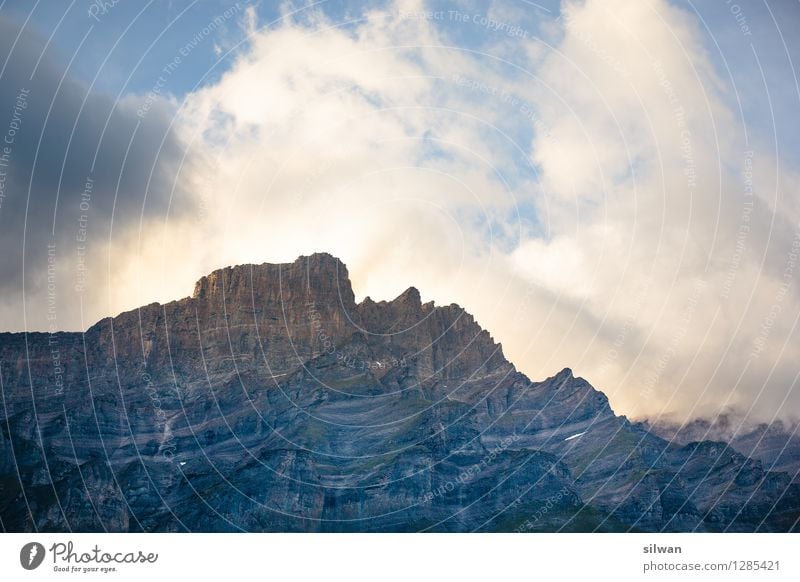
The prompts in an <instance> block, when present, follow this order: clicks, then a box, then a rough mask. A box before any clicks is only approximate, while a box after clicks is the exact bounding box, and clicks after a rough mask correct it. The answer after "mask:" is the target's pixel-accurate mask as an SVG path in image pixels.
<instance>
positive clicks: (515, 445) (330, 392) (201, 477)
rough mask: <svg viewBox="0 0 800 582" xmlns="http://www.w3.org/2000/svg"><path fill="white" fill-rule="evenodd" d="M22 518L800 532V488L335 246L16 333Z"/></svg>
mask: <svg viewBox="0 0 800 582" xmlns="http://www.w3.org/2000/svg"><path fill="white" fill-rule="evenodd" d="M0 381H2V385H1V386H2V393H3V408H2V419H0V420H2V422H0V450H2V456H0V518H2V524H3V527H4V529H5V530H7V531H58V532H60V531H104V530H107V531H187V530H188V531H241V530H244V531H790V530H793V529H796V528H797V527H798V518H799V517H800V486H798V485H797V484H792V483H791V478H790V477H789V476H788V475H787V474H785V473H776V472H770V471H765V470H764V468H763V466H762V464H761V462H760V461H755V460H752V459H749V458H747V457H745V456H743V455H741V454H739V453H737V452H736V451H734V450H733V449H731V448H730V447H728V446H727V445H726V444H725V443H722V442H710V441H702V442H692V443H688V444H684V445H677V444H671V443H670V442H669V441H667V440H665V439H663V438H661V437H659V436H656V435H655V434H653V433H651V432H649V431H648V430H647V427H645V426H643V425H638V424H631V423H630V422H628V421H627V419H625V418H624V417H620V416H617V415H616V414H615V413H614V412H613V410H612V409H611V407H610V406H609V403H608V399H607V398H606V396H605V395H604V394H603V393H602V392H599V391H597V390H595V389H594V388H593V387H592V386H591V385H590V384H589V383H588V382H587V381H586V380H584V379H582V378H576V377H575V376H574V375H573V373H572V371H571V370H569V369H565V370H562V371H561V372H559V373H558V374H556V375H554V376H553V377H551V378H548V379H546V380H544V381H542V382H532V381H531V380H529V379H528V378H527V377H526V376H525V375H523V374H521V373H520V372H518V371H517V370H516V368H515V367H514V366H513V365H512V364H511V363H510V362H508V361H507V360H506V359H505V357H504V355H503V351H502V348H501V346H500V345H499V344H498V343H496V342H495V341H494V339H493V338H492V337H491V335H490V334H489V333H488V332H487V331H485V330H484V329H482V328H481V327H480V325H479V324H478V323H477V322H476V321H475V319H474V318H473V317H472V316H471V315H470V314H469V313H467V312H466V311H465V310H464V309H462V308H461V307H459V306H457V305H449V306H436V305H434V304H433V303H432V302H430V303H422V301H421V299H420V294H419V291H417V289H415V288H413V287H412V288H410V289H408V290H407V291H405V292H404V293H402V294H401V295H400V296H399V297H397V298H396V299H394V300H392V301H379V302H376V301H373V300H371V299H369V298H367V299H365V300H364V301H362V302H361V303H356V301H355V295H354V293H353V290H352V287H351V284H350V280H349V276H348V272H347V267H346V266H345V265H344V264H343V263H342V262H341V261H339V260H338V259H336V258H335V257H333V256H331V255H328V254H314V255H311V256H308V257H300V258H299V259H297V260H296V261H294V262H293V263H290V264H262V265H239V266H236V267H227V268H225V269H220V270H217V271H214V272H213V273H211V274H209V275H207V276H205V277H203V278H201V279H200V280H199V281H198V282H197V284H196V286H195V289H194V293H193V294H192V296H191V297H187V298H185V299H181V300H179V301H174V302H171V303H167V304H165V305H159V304H152V305H147V306H145V307H141V308H139V309H136V310H134V311H131V312H127V313H123V314H121V315H118V316H117V317H114V318H108V319H104V320H102V321H100V322H98V323H97V324H95V325H94V326H92V327H91V328H90V329H89V330H87V331H86V332H85V333H58V334H44V333H27V334H0Z"/></svg>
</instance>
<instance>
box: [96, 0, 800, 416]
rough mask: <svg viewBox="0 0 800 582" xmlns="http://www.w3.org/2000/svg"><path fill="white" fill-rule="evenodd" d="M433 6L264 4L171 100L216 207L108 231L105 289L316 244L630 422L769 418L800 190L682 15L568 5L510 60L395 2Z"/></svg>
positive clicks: (127, 299) (364, 283)
mask: <svg viewBox="0 0 800 582" xmlns="http://www.w3.org/2000/svg"><path fill="white" fill-rule="evenodd" d="M423 9H424V5H423V4H422V3H421V2H403V3H397V4H395V5H394V6H393V7H392V8H391V9H390V10H387V11H379V10H372V11H369V12H367V13H366V14H365V18H364V20H363V21H361V22H360V23H358V24H354V25H349V26H347V27H337V26H336V25H335V23H333V22H330V21H328V20H327V19H326V18H325V16H324V15H322V14H321V13H314V14H312V15H309V14H308V13H307V12H306V13H303V14H302V15H295V16H292V17H287V19H285V20H284V21H283V22H282V23H281V24H280V25H279V26H277V27H272V28H270V29H268V30H258V29H257V24H256V22H255V17H254V15H250V16H249V17H248V18H249V20H248V21H247V24H246V26H247V27H248V30H249V31H250V34H251V37H250V43H251V44H250V48H249V49H248V50H247V51H246V52H245V53H243V54H242V55H240V56H239V57H238V59H237V60H236V62H235V63H234V65H233V66H232V68H231V69H230V70H229V71H228V72H227V73H226V74H225V75H223V76H222V78H221V79H220V80H219V81H218V82H217V83H215V84H213V85H210V86H207V87H205V88H203V89H201V90H199V91H198V92H196V93H194V94H192V95H189V96H188V97H187V99H186V101H185V103H184V105H183V106H182V108H181V109H180V111H179V112H178V113H177V115H178V118H177V123H178V124H179V127H180V129H181V132H182V134H183V135H184V136H185V139H186V142H187V144H188V148H189V156H188V159H190V160H191V161H192V167H191V169H190V168H187V170H186V171H185V172H182V173H181V174H180V175H178V176H177V177H176V180H177V182H178V183H179V184H181V185H182V186H183V187H184V188H189V189H191V190H193V191H195V192H198V197H199V198H201V199H202V202H201V205H202V206H203V208H204V211H203V213H202V215H203V219H202V220H196V219H193V220H191V221H177V222H176V221H174V220H170V221H168V222H167V224H166V225H165V226H164V227H163V230H162V229H161V228H160V227H159V228H155V229H154V227H153V226H152V225H149V224H148V225H146V226H145V231H144V234H143V235H142V236H141V240H139V239H140V237H139V233H133V234H130V233H129V237H132V238H124V237H123V238H118V239H117V240H116V243H115V245H114V246H113V248H112V250H111V253H110V254H109V256H110V257H113V259H114V260H113V262H112V264H111V266H112V269H111V270H112V275H111V277H112V280H111V285H110V287H108V288H103V287H102V286H101V287H99V288H98V291H97V292H98V293H105V294H106V295H108V294H109V291H110V296H111V298H112V309H114V310H117V311H118V310H120V309H122V308H131V307H134V306H136V305H138V304H141V303H147V302H149V301H152V300H153V299H154V298H157V299H160V300H165V299H169V298H174V297H178V296H183V295H186V294H187V293H188V292H189V290H190V289H191V285H192V283H193V280H194V279H195V278H197V277H198V276H200V275H202V274H203V273H205V272H206V271H208V270H210V269H212V268H216V267H219V266H222V265H226V264H237V263H243V262H264V261H288V260H293V259H294V258H295V257H296V256H298V255H300V254H305V253H309V252H313V251H319V250H325V251H328V252H331V253H334V254H336V255H338V256H340V257H341V258H342V259H343V260H344V261H345V262H347V263H348V266H349V267H350V271H351V274H352V277H353V279H354V284H355V291H356V294H357V296H359V297H363V296H366V295H370V296H372V297H374V298H390V297H392V296H393V295H395V294H397V293H399V292H400V291H402V290H403V289H404V288H406V287H408V286H409V285H412V284H413V285H416V286H417V287H419V288H420V289H421V290H422V293H423V296H424V298H425V299H436V300H437V301H438V302H440V303H450V302H453V301H455V302H459V303H461V304H462V305H464V306H466V307H467V308H468V309H469V310H470V311H471V312H473V313H474V314H475V315H476V316H477V319H478V321H480V322H481V323H482V324H483V325H484V327H486V328H488V329H489V330H490V331H491V332H492V333H493V335H494V336H495V338H498V339H500V340H502V341H503V343H504V347H505V350H506V354H507V355H508V356H509V357H510V359H511V360H512V361H514V362H515V363H516V364H517V365H518V367H519V368H521V369H522V370H523V371H525V372H528V373H529V374H530V375H531V376H532V377H533V378H541V377H543V376H545V375H548V374H551V373H553V372H554V371H556V370H557V369H559V368H560V367H563V366H570V367H572V368H574V369H575V370H576V371H577V372H578V373H580V374H582V375H584V376H585V377H587V378H588V379H589V380H590V381H592V382H593V383H594V384H595V385H596V386H598V388H601V389H603V390H605V391H606V392H607V393H608V394H609V395H610V396H611V399H612V404H614V405H615V407H616V408H617V409H618V410H619V411H621V412H623V413H629V414H633V415H637V414H645V413H647V414H658V413H660V412H666V411H670V412H673V411H674V412H677V413H678V414H682V415H692V414H695V413H699V412H702V413H707V412H709V411H711V410H714V409H717V408H723V407H724V406H730V405H736V406H743V407H744V408H745V409H747V408H748V407H749V406H750V405H751V404H753V403H755V408H754V411H755V414H756V416H758V417H760V418H764V417H769V416H771V415H772V414H774V412H775V409H776V407H777V405H778V404H779V403H780V402H781V401H782V400H783V398H784V396H786V394H787V390H789V389H790V387H791V382H792V381H793V374H794V372H793V370H794V368H795V367H796V361H797V359H798V356H800V353H798V346H800V342H798V341H797V339H798V337H797V336H798V334H797V332H796V330H795V328H794V325H793V323H794V318H795V317H796V315H797V308H798V301H797V293H796V287H795V286H792V288H790V289H789V290H788V291H787V292H786V293H785V294H784V295H783V296H782V298H780V299H777V298H779V297H781V295H780V294H779V293H780V289H781V287H780V285H781V278H782V277H783V275H784V271H785V270H786V268H787V260H788V259H787V253H788V252H789V250H790V248H791V241H792V237H793V236H794V234H795V231H796V225H797V224H798V223H797V218H798V206H797V202H796V199H795V198H792V197H789V196H787V195H786V193H785V190H784V188H785V187H786V186H784V185H783V184H786V185H788V184H793V185H795V186H796V185H797V183H798V180H797V177H796V174H794V175H792V177H788V175H787V177H786V178H784V175H785V172H784V170H783V169H782V168H781V167H780V166H779V165H776V160H775V159H774V157H772V155H771V154H770V153H769V151H768V150H763V149H760V148H758V147H756V146H753V145H751V146H745V145H744V144H743V140H742V135H741V128H737V126H736V119H737V118H736V116H734V115H733V114H732V112H731V111H730V109H729V107H728V105H727V104H726V99H725V98H724V95H723V91H724V89H725V85H724V83H723V82H722V81H721V80H720V78H719V77H718V75H717V73H716V72H715V70H714V68H713V66H712V65H711V62H710V60H709V58H708V57H707V55H706V54H705V49H704V48H703V43H702V35H701V33H700V31H699V29H698V27H697V25H696V23H695V22H694V20H693V19H692V18H691V17H690V15H688V14H686V13H684V12H682V11H681V10H678V9H676V8H674V7H671V6H669V5H668V4H666V3H665V2H662V1H660V0H650V1H646V2H628V1H615V2H607V1H603V2H600V1H598V0H587V2H585V3H581V4H570V5H569V6H568V7H566V8H565V13H566V14H567V15H568V16H567V17H566V19H565V20H562V21H560V22H558V23H554V24H553V26H552V27H550V29H551V30H553V31H554V35H553V38H552V39H549V42H550V45H551V46H550V48H549V49H545V50H543V48H542V47H543V46H544V45H543V44H542V43H541V42H540V41H538V40H536V39H532V38H530V39H520V38H510V37H503V36H502V35H498V36H497V37H493V38H492V39H491V42H489V43H488V45H489V46H494V47H505V49H507V50H499V49H498V54H502V55H504V56H506V57H507V56H508V55H514V58H516V59H517V60H516V61H513V62H505V63H504V62H503V60H498V59H496V58H493V53H492V54H482V53H480V52H477V51H473V50H454V49H453V48H451V47H450V44H451V43H450V41H449V39H448V38H446V37H444V36H443V35H442V32H441V31H440V30H439V27H438V25H437V21H436V20H435V19H424V18H398V16H397V15H398V14H400V13H403V14H407V13H409V12H413V11H415V10H423ZM502 14H504V16H505V17H510V16H509V14H507V13H502ZM293 18H294V20H293ZM300 18H302V20H299V19H300ZM565 23H566V24H565ZM486 34H492V33H491V31H486ZM515 43H516V44H517V45H519V46H520V47H521V48H522V49H523V50H519V51H515V50H512V48H513V47H512V45H514V44H515ZM439 45H442V46H439ZM508 58H511V57H508ZM459 80H460V81H459ZM532 113H533V114H535V115H532ZM751 149H752V150H754V152H755V153H754V155H753V157H752V162H753V168H752V173H753V175H754V176H755V177H754V181H755V182H756V183H757V187H756V188H754V196H753V202H754V210H753V211H752V212H751V213H750V214H749V215H748V217H747V219H746V220H747V224H748V227H749V230H748V232H747V235H746V237H745V241H744V244H743V246H742V245H741V228H740V226H741V224H743V221H744V220H745V219H743V216H744V214H745V212H744V211H743V209H744V208H745V206H744V203H745V202H746V201H747V200H748V198H747V197H746V195H745V193H744V192H745V186H744V181H743V172H744V171H745V167H746V164H747V163H748V162H747V161H746V158H747V154H746V151H748V150H751ZM527 163H533V164H534V165H535V166H534V168H533V170H531V169H530V168H528V167H526V164H527ZM197 164H200V165H201V166H204V167H205V170H204V171H203V170H196V167H197ZM537 180H538V182H537ZM788 180H791V182H789V181H788ZM534 208H535V210H536V216H533V215H532V214H533V213H532V209H534ZM774 209H779V212H777V213H775V212H774V211H773V210H774ZM793 225H794V226H793ZM131 240H133V241H137V242H134V243H131ZM737 244H740V246H742V248H741V249H740V251H741V252H738V251H737ZM164 248H169V249H170V253H169V255H168V256H165V255H164V252H163V249H164ZM737 252H738V255H737ZM737 256H738V258H736V257H737ZM176 262H177V264H178V268H176V267H175V265H176ZM733 265H735V268H732V266H733ZM798 269H800V267H795V268H794V271H793V273H792V277H794V276H797V270H798ZM731 273H733V274H731ZM726 280H727V281H728V284H727V286H726ZM154 289H155V290H157V292H154ZM723 289H727V290H728V291H726V293H725V296H723V294H722V290H723ZM156 296H157V297H156ZM776 302H777V303H779V304H780V317H778V318H774V321H771V323H770V325H769V329H768V332H767V333H766V338H765V339H764V337H763V336H764V333H765V332H764V331H763V330H764V322H765V321H766V320H767V319H766V318H769V312H770V306H772V305H774V304H776ZM100 305H101V307H98V310H97V312H96V313H95V314H94V315H95V316H100V315H103V314H105V312H106V307H107V304H105V303H102V304H100ZM759 337H762V339H764V345H765V348H764V350H763V352H762V353H760V354H759V355H758V357H753V356H752V348H753V345H754V342H755V341H757V340H758V338H759ZM742 374H743V375H742ZM740 375H741V378H740ZM762 386H763V388H764V390H763V395H761V396H760V397H758V398H757V397H756V396H755V395H757V394H758V393H759V390H760V389H761V388H762ZM798 405H800V397H798V396H797V395H794V396H790V397H789V403H788V404H787V405H786V406H784V409H783V410H784V415H785V413H786V411H787V410H798Z"/></svg>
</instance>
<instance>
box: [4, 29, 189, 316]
mask: <svg viewBox="0 0 800 582" xmlns="http://www.w3.org/2000/svg"><path fill="white" fill-rule="evenodd" d="M18 35H19V38H17V37H18ZM15 39H16V40H15ZM71 56H72V55H65V54H58V51H57V48H56V47H54V46H53V45H50V46H49V47H47V49H46V50H45V42H44V40H43V39H42V38H40V37H38V36H37V35H35V34H33V33H31V32H30V31H28V30H23V31H22V33H21V34H20V25H18V24H17V23H15V22H12V21H10V20H8V19H7V18H3V17H0V65H2V64H3V63H5V66H4V68H3V69H2V75H0V140H2V143H0V172H2V174H0V186H1V187H2V190H1V191H0V245H2V252H0V273H2V277H1V278H0V298H2V299H0V303H4V304H6V306H8V305H9V304H19V302H20V299H21V293H22V288H23V273H24V286H25V294H26V296H27V295H29V294H34V293H36V292H37V291H41V289H42V287H43V285H45V284H46V272H47V257H48V252H47V251H48V245H51V244H55V245H56V249H57V251H56V255H57V256H64V255H71V257H74V255H75V253H76V248H77V247H78V245H80V244H85V245H86V246H91V245H93V244H96V245H103V244H106V243H107V242H108V240H109V232H111V229H112V227H113V232H114V233H115V234H118V233H120V232H124V231H125V230H126V229H128V228H129V227H136V226H138V224H139V221H140V220H144V221H147V220H148V219H152V218H155V217H165V216H166V215H167V212H169V213H170V215H171V216H174V215H175V214H176V213H180V212H185V211H187V210H189V207H190V203H189V202H188V197H187V196H185V195H183V194H182V193H181V192H180V191H179V190H178V191H175V192H174V193H173V184H174V181H175V176H176V174H177V172H178V169H179V165H180V163H181V160H182V158H183V151H182V148H181V145H180V142H179V140H178V139H177V137H176V136H175V134H174V133H172V132H171V131H170V128H169V126H170V111H169V110H168V108H167V107H165V106H163V105H158V104H156V105H153V106H151V108H150V109H149V110H148V112H147V114H146V115H145V116H143V117H140V116H138V115H137V111H136V105H135V104H133V103H132V102H131V100H130V99H128V100H127V101H119V102H118V101H116V99H115V98H114V97H113V96H109V95H103V94H99V93H94V92H92V91H91V90H90V89H89V88H87V87H86V86H85V85H84V84H82V83H80V82H78V81H77V80H75V79H74V78H71V76H70V73H69V71H68V70H67V66H66V64H67V63H68V62H69V60H70V58H71ZM80 56H81V55H77V56H76V59H79V58H80ZM148 182H149V184H148ZM87 184H88V187H87ZM173 196H174V197H173ZM80 238H85V239H86V241H85V242H82V241H79V239H80ZM23 265H24V270H23ZM1 306H2V305H0V307H1ZM7 323H10V322H0V328H8V325H6V324H7Z"/></svg>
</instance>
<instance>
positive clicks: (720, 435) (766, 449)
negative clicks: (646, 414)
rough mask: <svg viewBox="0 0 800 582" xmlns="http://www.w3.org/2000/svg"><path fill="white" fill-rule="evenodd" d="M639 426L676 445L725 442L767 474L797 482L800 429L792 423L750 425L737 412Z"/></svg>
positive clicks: (650, 421)
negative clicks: (780, 473) (777, 473)
mask: <svg viewBox="0 0 800 582" xmlns="http://www.w3.org/2000/svg"><path fill="white" fill-rule="evenodd" d="M642 424H643V426H644V427H646V428H647V429H648V430H650V431H651V432H653V433H655V434H657V435H659V436H661V437H663V438H665V439H667V440H669V441H672V442H674V443H678V444H688V443H690V442H693V441H701V440H715V441H724V442H727V443H729V444H730V446H731V447H733V448H734V449H735V450H736V451H738V452H739V453H741V454H743V455H745V456H747V457H752V458H753V459H757V460H759V461H761V463H762V464H763V466H764V467H765V468H766V469H767V470H770V471H785V472H786V473H788V474H789V475H791V476H792V477H793V479H794V480H795V481H798V480H800V432H799V431H798V429H799V428H800V426H798V423H797V422H796V421H795V422H784V421H782V420H775V421H773V422H769V423H767V422H756V423H754V422H750V421H748V419H747V415H746V414H743V413H741V412H738V411H737V412H730V413H724V414H720V415H718V416H716V417H712V418H696V419H694V420H692V421H690V422H685V423H679V422H673V421H670V420H663V419H653V420H649V419H644V420H642Z"/></svg>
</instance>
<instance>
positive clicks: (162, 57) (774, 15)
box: [0, 0, 800, 163]
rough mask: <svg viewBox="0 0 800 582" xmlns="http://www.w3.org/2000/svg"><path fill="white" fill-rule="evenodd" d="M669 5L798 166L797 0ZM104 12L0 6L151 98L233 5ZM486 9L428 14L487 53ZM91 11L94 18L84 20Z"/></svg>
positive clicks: (338, 15)
mask: <svg viewBox="0 0 800 582" xmlns="http://www.w3.org/2000/svg"><path fill="white" fill-rule="evenodd" d="M673 3H674V4H675V5H676V6H679V7H681V8H683V9H684V10H686V11H687V12H689V13H693V14H695V15H696V16H697V18H698V20H699V23H700V26H701V27H702V28H703V33H704V41H705V45H706V48H707V50H708V52H709V55H710V56H711V58H712V59H713V61H714V63H715V65H716V67H717V70H718V72H719V74H720V76H721V77H722V78H723V79H724V80H725V81H726V82H729V83H730V86H731V87H734V88H735V94H734V93H733V92H732V93H731V94H730V98H731V101H732V103H733V105H734V106H735V107H736V109H737V110H738V108H739V106H740V105H741V110H742V113H743V115H744V119H745V122H746V124H747V127H748V130H749V132H750V133H755V134H762V138H763V139H767V140H768V141H772V139H773V137H775V136H773V135H772V131H773V130H774V132H775V133H776V134H777V135H776V138H777V140H778V147H780V148H781V149H782V150H783V153H784V155H786V156H787V157H788V158H790V159H791V160H792V161H793V162H795V163H800V116H797V115H795V114H794V112H795V111H796V103H797V98H798V90H799V89H800V88H798V86H797V85H796V83H795V81H796V79H795V78H794V77H795V75H796V71H797V67H798V62H800V37H798V35H797V34H792V32H793V31H796V30H798V29H800V3H798V2H797V1H795V0H770V1H764V2H746V1H745V2H739V3H737V2H732V1H730V2H726V1H724V0H721V1H719V2H692V1H691V0H686V1H684V0H674V1H673ZM102 4H103V2H100V1H98V2H90V1H88V0H73V1H71V2H61V1H48V0H44V1H41V0H40V1H37V2H30V1H26V0H17V1H13V0H6V1H5V2H2V3H0V11H2V13H3V14H4V15H5V16H7V17H9V18H12V19H14V20H16V21H17V22H18V23H23V22H27V24H26V28H28V29H29V30H32V31H35V32H36V33H37V34H39V35H41V36H42V37H43V38H44V39H48V40H50V46H49V50H50V51H51V52H52V53H53V54H54V55H55V56H56V58H59V59H61V60H63V61H64V63H65V64H66V63H67V62H68V61H69V60H70V59H72V57H73V56H75V58H74V60H73V61H72V64H71V66H70V74H71V75H72V76H74V77H75V78H77V79H80V80H81V81H83V82H84V83H86V84H87V85H92V87H93V89H94V90H95V91H100V92H106V93H109V94H111V95H118V94H121V93H125V92H134V93H146V92H147V91H150V90H152V89H153V86H154V84H155V83H156V82H157V79H158V76H159V72H160V71H161V69H162V67H163V66H164V65H165V64H166V63H168V62H170V61H171V60H172V59H173V58H174V56H175V55H177V54H178V52H179V51H180V49H181V47H183V46H185V44H186V43H187V42H190V41H191V40H192V37H193V36H194V35H195V34H196V32H197V31H198V30H201V29H202V28H203V27H204V26H206V25H207V24H208V23H209V22H211V21H212V20H213V19H214V18H215V17H217V16H219V15H221V14H222V13H224V11H225V10H226V9H229V8H230V7H231V6H233V5H235V2H230V1H225V0H169V1H162V0H151V1H148V2H131V1H129V0H118V1H117V2H116V3H114V2H113V1H110V0H106V2H105V4H106V5H107V6H108V7H107V8H106V9H105V10H103V9H100V8H99V6H101V5H102ZM310 4H312V3H310V2H308V3H301V2H295V3H293V4H292V3H287V4H286V6H292V7H294V8H295V9H300V8H301V7H303V6H306V5H310ZM315 4H316V7H317V8H319V9H321V10H323V11H324V12H325V13H326V14H328V15H329V16H330V18H331V19H332V20H333V21H334V22H344V21H348V20H351V19H357V18H358V17H359V15H360V11H361V10H362V9H363V8H364V7H365V6H368V5H376V6H377V5H380V3H366V2H346V1H345V2H342V1H335V0H331V1H328V2H319V3H315ZM490 4H491V3H487V2H485V1H478V0H465V1H462V2H452V1H451V2H447V1H433V2H431V3H430V4H429V5H430V8H429V10H430V11H431V12H438V13H441V14H442V15H443V16H444V17H443V18H442V19H441V20H440V21H439V22H438V23H437V24H438V25H439V27H440V28H441V30H443V31H445V32H446V33H447V34H448V36H449V38H451V39H452V40H453V42H454V44H457V45H459V46H467V47H472V48H474V49H475V50H481V49H485V48H487V47H486V45H487V42H488V41H489V40H490V39H489V37H487V35H486V34H485V33H486V30H485V28H484V27H482V26H480V24H476V23H474V22H472V19H471V18H469V17H471V16H472V15H473V14H475V13H485V14H488V12H489V8H490ZM505 4H507V5H508V6H509V7H510V9H513V11H514V12H513V14H514V17H515V20H514V22H515V24H518V25H519V26H520V28H522V29H523V30H524V31H526V32H527V33H529V34H530V35H534V36H535V35H539V34H540V33H541V26H542V23H543V22H546V21H548V20H550V19H552V18H558V16H559V8H560V5H559V3H558V2H553V1H542V2H537V3H532V2H527V1H526V0H519V1H515V0H512V1H510V2H506V3H505ZM240 5H241V7H242V9H244V8H245V7H247V6H253V7H255V8H256V10H257V12H258V22H259V26H261V27H263V26H269V25H270V24H272V25H273V26H277V25H278V24H279V23H280V18H281V13H280V10H279V8H278V6H279V3H276V2H249V1H247V0H244V1H242V2H241V3H240ZM90 10H93V11H94V12H93V13H94V15H95V18H92V17H90ZM456 12H460V13H463V14H465V15H467V18H468V20H467V22H460V21H459V20H458V19H457V18H453V16H452V14H454V13H456ZM746 32H749V34H745V33H746ZM246 36H247V35H246V31H245V30H244V29H243V27H242V25H241V22H240V19H238V18H234V19H230V20H228V21H226V23H225V25H224V26H223V27H220V28H219V29H218V30H216V31H215V32H214V33H213V34H211V35H209V37H208V38H205V39H203V41H202V42H201V43H199V45H198V47H197V48H196V49H195V50H193V51H192V52H191V53H190V54H189V56H188V58H186V59H184V60H183V62H182V64H181V66H180V67H178V68H177V69H175V72H174V73H173V74H171V75H170V76H169V79H168V81H167V83H166V85H165V86H164V89H165V91H168V92H169V93H171V94H173V95H175V96H176V97H178V98H180V97H181V96H183V95H185V94H186V93H187V92H190V91H192V90H194V89H196V88H197V85H198V82H201V83H207V82H213V81H214V80H216V79H217V78H218V77H219V75H220V73H221V72H222V71H224V70H225V69H226V67H227V66H228V64H229V63H230V59H223V60H222V61H221V62H220V58H219V56H218V54H216V53H215V47H219V48H222V49H223V51H224V52H227V51H228V50H234V51H235V50H236V47H239V48H241V46H242V44H241V43H246V40H247V39H246ZM76 51H78V52H77V53H76ZM762 70H763V77H764V79H762ZM736 94H738V96H739V99H738V100H737V99H736V97H735V95H736ZM773 115H774V118H775V119H776V120H778V123H776V124H773V123H772V118H773Z"/></svg>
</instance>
